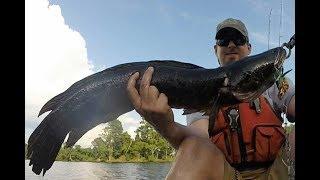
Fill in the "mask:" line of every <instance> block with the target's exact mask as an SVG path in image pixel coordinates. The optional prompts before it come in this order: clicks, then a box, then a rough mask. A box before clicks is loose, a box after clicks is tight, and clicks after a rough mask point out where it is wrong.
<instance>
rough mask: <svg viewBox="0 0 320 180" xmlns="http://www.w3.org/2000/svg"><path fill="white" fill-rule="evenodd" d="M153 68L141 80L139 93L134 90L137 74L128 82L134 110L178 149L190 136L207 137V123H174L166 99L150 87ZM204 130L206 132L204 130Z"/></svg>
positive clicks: (153, 87) (154, 88) (128, 90)
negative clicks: (185, 124) (187, 124)
mask: <svg viewBox="0 0 320 180" xmlns="http://www.w3.org/2000/svg"><path fill="white" fill-rule="evenodd" d="M152 74H153V68H148V69H147V70H146V72H145V73H144V74H143V77H142V79H141V83H140V88H139V91H138V90H137V89H136V88H135V85H136V81H137V79H138V78H139V73H135V74H134V75H132V76H131V77H130V79H129V81H128V85H127V92H128V96H129V99H130V100H131V102H132V104H133V106H134V108H135V110H136V111H137V112H138V113H139V114H140V115H141V116H143V117H144V118H145V119H146V121H148V122H149V123H150V124H151V125H152V126H153V127H154V128H155V129H156V130H157V131H158V132H159V133H160V134H161V135H162V136H163V137H164V138H166V139H167V140H168V142H169V143H170V144H171V145H172V146H173V147H174V148H175V149H178V148H179V146H180V144H181V142H182V141H183V140H184V139H185V138H187V137H190V136H198V137H206V138H207V137H208V136H207V132H206V131H207V128H208V121H200V120H199V121H198V122H194V123H192V124H193V125H190V126H188V127H187V126H184V125H181V124H179V123H176V122H174V115H173V112H172V109H171V107H170V106H169V105H168V97H167V96H166V95H165V94H163V93H159V91H158V89H157V88H156V87H155V86H150V81H151V78H152ZM205 129H206V130H205Z"/></svg>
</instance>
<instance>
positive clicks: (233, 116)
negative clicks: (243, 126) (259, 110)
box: [228, 109, 239, 131]
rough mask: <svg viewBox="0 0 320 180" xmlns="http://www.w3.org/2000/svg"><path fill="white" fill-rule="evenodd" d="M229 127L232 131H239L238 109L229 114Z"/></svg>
mask: <svg viewBox="0 0 320 180" xmlns="http://www.w3.org/2000/svg"><path fill="white" fill-rule="evenodd" d="M228 118H229V125H230V128H231V130H232V131H235V130H238V119H239V112H238V110H236V109H231V110H230V111H229V113H228Z"/></svg>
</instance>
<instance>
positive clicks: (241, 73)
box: [27, 47, 286, 175]
mask: <svg viewBox="0 0 320 180" xmlns="http://www.w3.org/2000/svg"><path fill="white" fill-rule="evenodd" d="M285 58H286V51H285V50H284V48H282V47H277V48H274V49H270V50H268V51H266V52H263V53H261V54H257V55H253V56H248V57H246V58H243V59H242V60H239V61H236V62H234V63H232V64H229V65H227V66H224V67H219V68H215V69H206V68H203V67H200V66H197V65H194V64H189V63H183V62H178V61H171V60H163V61H159V60H156V61H148V62H133V63H127V64H121V65H117V66H114V67H111V68H107V69H105V70H103V71H101V72H98V73H95V74H92V75H90V76H88V77H86V78H84V79H82V80H80V81H78V82H76V83H74V84H73V85H72V86H71V87H69V88H68V89H67V90H66V91H64V92H62V93H61V94H59V95H57V96H55V97H53V98H52V99H51V100H49V101H48V102H47V103H46V104H45V105H44V106H43V107H42V109H41V110H40V112H39V115H38V116H40V115H41V114H43V113H45V112H47V111H50V113H49V114H48V115H47V116H46V117H45V118H44V119H43V121H42V122H41V123H40V124H39V126H38V127H37V128H36V129H35V130H34V132H33V133H32V134H31V136H30V138H29V140H28V147H27V151H28V152H27V156H28V158H30V163H29V165H30V166H31V165H33V167H32V171H33V172H34V173H36V174H38V175H39V174H40V173H41V171H42V170H43V175H44V174H45V172H46V171H47V170H48V169H50V168H51V166H52V164H53V163H54V161H55V158H56V156H57V154H58V152H59V150H60V148H61V146H62V143H63V141H64V140H65V138H66V136H67V134H69V137H68V139H67V142H66V146H67V147H70V146H73V145H74V144H75V143H76V142H77V141H78V140H79V139H80V138H81V137H82V136H83V135H84V134H85V133H86V132H88V131H89V130H90V129H92V128H94V127H95V126H97V125H99V124H101V123H106V122H109V121H112V120H114V119H116V118H118V117H119V116H120V115H122V114H125V113H127V112H129V111H132V110H134V107H133V105H132V104H131V102H130V100H129V98H128V96H127V92H126V86H127V82H128V79H129V77H130V76H131V75H132V74H134V73H135V72H137V71H138V72H139V73H140V77H139V78H140V79H139V80H138V81H137V84H136V85H137V87H138V86H139V85H140V81H141V77H142V74H143V73H144V71H145V70H146V69H147V68H148V67H149V66H152V67H154V73H153V77H152V80H151V85H155V86H156V87H157V88H158V89H159V92H162V93H164V94H166V95H167V96H168V103H169V105H170V106H171V107H172V108H177V109H184V110H185V111H184V114H188V113H191V112H196V111H200V112H203V113H205V114H207V115H209V117H210V119H209V122H210V123H209V124H210V126H212V125H213V123H214V118H215V115H216V113H217V110H218V109H219V108H220V107H221V106H226V105H232V104H237V103H239V102H244V101H250V100H253V99H255V98H257V97H258V96H260V95H261V94H262V93H263V92H264V91H266V90H267V89H268V88H269V87H271V86H272V85H273V84H274V83H275V81H276V80H277V78H278V77H279V69H280V67H281V66H282V62H283V61H284V59H285ZM279 62H280V63H279Z"/></svg>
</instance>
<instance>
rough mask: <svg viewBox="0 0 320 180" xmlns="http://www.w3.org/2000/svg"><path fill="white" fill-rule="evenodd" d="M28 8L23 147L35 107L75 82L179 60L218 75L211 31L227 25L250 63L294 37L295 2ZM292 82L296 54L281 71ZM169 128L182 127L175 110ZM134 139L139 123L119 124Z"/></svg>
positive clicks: (63, 2) (135, 119) (32, 0)
mask: <svg viewBox="0 0 320 180" xmlns="http://www.w3.org/2000/svg"><path fill="white" fill-rule="evenodd" d="M280 2H281V0H270V1H264V0H230V1H210V0H207V1H205V0H204V1H201V3H199V1H190V0H187V1H182V0H174V1H173V0H162V1H160V0H154V1H147V0H121V1H115V0H114V1H111V0H91V1H84V0H80V1H79V0H50V1H48V0H26V7H25V10H26V11H25V14H26V16H25V35H26V36H25V37H26V39H25V40H26V41H25V55H26V59H25V61H26V67H25V70H26V76H25V81H26V86H25V93H26V94H25V95H26V96H25V97H26V99H25V100H26V101H25V141H26V142H27V140H28V138H29V136H30V134H31V133H32V131H33V130H34V129H35V128H36V127H37V126H38V124H39V123H40V122H41V121H42V119H43V118H44V117H45V116H46V115H47V114H48V113H45V114H43V115H42V116H40V117H37V115H38V112H39V110H40V109H41V107H42V106H43V105H44V104H45V103H46V102H47V101H48V100H49V99H51V98H52V97H54V96H55V95H57V94H59V93H61V92H63V91H64V90H66V89H67V88H68V87H70V85H72V84H73V83H74V82H76V81H78V80H80V79H82V78H84V77H86V76H88V75H90V74H93V73H96V72H99V71H101V70H103V69H105V68H109V67H112V66H115V65H118V64H122V63H127V62H135V61H148V60H155V59H157V60H169V59H170V60H178V61H183V62H189V63H193V64H196V65H199V66H203V67H205V68H216V67H218V62H217V59H216V56H215V54H214V51H213V45H214V43H215V41H214V35H215V32H216V25H217V24H218V23H219V22H221V21H222V20H224V19H226V18H229V17H232V18H236V19H240V20H241V21H243V22H244V23H245V24H246V27H247V29H248V32H249V39H250V43H251V44H252V52H251V55H254V54H259V53H262V52H264V51H266V50H268V24H269V13H270V10H271V9H272V11H271V16H270V19H271V23H270V40H269V42H270V43H269V46H270V48H273V47H277V46H278V45H279V35H280V45H281V44H282V43H283V42H286V41H288V40H289V39H290V37H291V36H292V35H293V34H294V33H295V21H294V19H295V12H294V9H295V4H294V3H295V2H294V1H293V0H282V4H283V8H282V22H281V26H280V17H281V16H280V14H281V13H280V12H281V6H280ZM284 69H285V70H290V69H292V71H291V72H290V73H289V74H288V75H287V76H288V77H289V78H290V79H291V80H292V81H293V82H295V51H294V49H293V51H292V55H291V56H290V58H289V59H288V60H287V61H286V62H285V64H284ZM174 114H175V121H176V122H178V123H180V124H184V125H185V124H186V121H185V116H183V115H181V114H182V111H181V110H174ZM119 120H120V121H121V122H122V124H123V127H124V130H125V131H128V132H129V134H130V135H132V136H133V137H134V130H135V129H136V127H138V126H139V121H140V120H141V118H140V116H139V115H138V114H137V113H136V112H135V111H132V112H129V113H127V114H124V115H122V116H120V117H119ZM105 125H106V124H101V125H99V126H97V127H96V128H94V129H92V130H91V131H89V132H88V133H87V134H85V135H84V136H83V137H82V138H81V139H80V140H79V141H78V142H77V144H79V145H81V146H83V147H89V146H90V145H91V141H92V140H93V139H94V138H96V137H98V136H99V134H101V133H102V131H101V130H102V129H103V128H104V127H105Z"/></svg>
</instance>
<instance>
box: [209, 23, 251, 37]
mask: <svg viewBox="0 0 320 180" xmlns="http://www.w3.org/2000/svg"><path fill="white" fill-rule="evenodd" d="M226 28H232V29H235V30H237V31H238V32H240V33H241V34H242V35H243V36H244V37H246V38H247V39H248V37H247V36H246V34H245V33H244V32H242V31H241V30H240V29H238V28H236V27H232V26H226V27H222V28H221V29H220V30H219V31H218V32H217V33H216V37H215V38H216V39H217V38H219V36H221V33H222V32H223V31H222V30H225V29H226Z"/></svg>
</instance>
